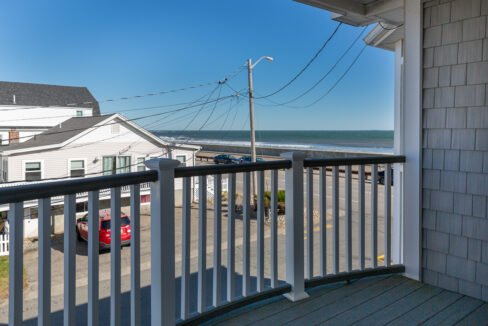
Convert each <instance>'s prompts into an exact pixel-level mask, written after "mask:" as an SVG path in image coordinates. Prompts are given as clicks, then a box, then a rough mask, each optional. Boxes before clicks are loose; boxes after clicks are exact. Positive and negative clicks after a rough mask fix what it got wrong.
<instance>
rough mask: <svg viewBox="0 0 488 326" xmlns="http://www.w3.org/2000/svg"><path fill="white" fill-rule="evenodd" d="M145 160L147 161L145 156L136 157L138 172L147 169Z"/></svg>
mask: <svg viewBox="0 0 488 326" xmlns="http://www.w3.org/2000/svg"><path fill="white" fill-rule="evenodd" d="M144 161H145V158H144V157H138V158H137V159H136V163H137V164H136V167H137V172H141V171H146V165H145V164H144Z"/></svg>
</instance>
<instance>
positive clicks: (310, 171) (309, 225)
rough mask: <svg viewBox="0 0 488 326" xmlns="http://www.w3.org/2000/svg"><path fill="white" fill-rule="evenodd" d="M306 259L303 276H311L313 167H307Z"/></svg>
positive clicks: (309, 277)
mask: <svg viewBox="0 0 488 326" xmlns="http://www.w3.org/2000/svg"><path fill="white" fill-rule="evenodd" d="M306 258H307V260H306V262H305V266H306V269H305V271H306V273H305V277H306V278H308V279H311V278H312V277H313V168H307V256H306Z"/></svg>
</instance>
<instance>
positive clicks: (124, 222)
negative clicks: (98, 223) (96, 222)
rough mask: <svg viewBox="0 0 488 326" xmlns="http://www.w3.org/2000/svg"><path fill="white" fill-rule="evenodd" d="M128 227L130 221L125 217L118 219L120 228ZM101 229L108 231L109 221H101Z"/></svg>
mask: <svg viewBox="0 0 488 326" xmlns="http://www.w3.org/2000/svg"><path fill="white" fill-rule="evenodd" d="M126 225H130V220H129V218H128V217H127V216H124V217H122V218H121V219H120V226H121V227H122V226H126ZM102 229H104V230H110V220H106V221H102Z"/></svg>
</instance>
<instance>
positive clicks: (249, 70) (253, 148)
mask: <svg viewBox="0 0 488 326" xmlns="http://www.w3.org/2000/svg"><path fill="white" fill-rule="evenodd" d="M263 59H265V60H266V61H269V62H272V61H273V60H274V59H273V57H270V56H262V57H261V58H259V59H258V60H256V62H254V64H253V63H252V60H251V59H248V60H247V76H248V82H249V124H250V127H251V161H252V162H256V131H255V129H254V95H253V82H252V70H253V69H254V67H256V65H257V64H258V63H259V62H261V60H263ZM252 179H253V180H252V181H253V182H252V183H253V185H252V186H253V187H252V188H253V189H252V194H253V195H252V196H251V202H254V196H255V194H256V193H255V190H256V185H257V182H256V175H255V173H252Z"/></svg>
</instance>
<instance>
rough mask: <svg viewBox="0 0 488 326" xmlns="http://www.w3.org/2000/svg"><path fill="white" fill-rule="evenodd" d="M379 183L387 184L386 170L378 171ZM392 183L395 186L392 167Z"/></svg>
mask: <svg viewBox="0 0 488 326" xmlns="http://www.w3.org/2000/svg"><path fill="white" fill-rule="evenodd" d="M378 183H379V184H380V185H384V184H385V170H383V171H378ZM390 184H391V185H392V186H393V169H390Z"/></svg>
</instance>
